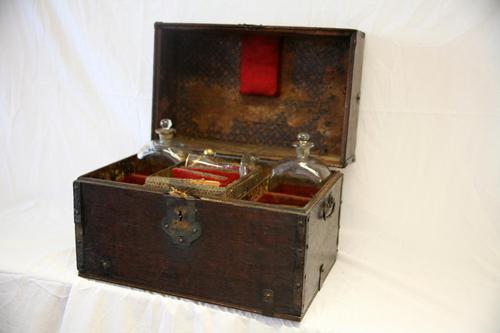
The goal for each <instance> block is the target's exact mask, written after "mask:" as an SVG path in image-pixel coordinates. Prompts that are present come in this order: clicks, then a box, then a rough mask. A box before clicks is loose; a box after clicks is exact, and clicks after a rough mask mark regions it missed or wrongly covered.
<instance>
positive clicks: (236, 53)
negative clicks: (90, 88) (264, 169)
mask: <svg viewBox="0 0 500 333" xmlns="http://www.w3.org/2000/svg"><path fill="white" fill-rule="evenodd" d="M249 36H250V37H252V36H258V38H260V37H262V36H264V38H265V37H271V38H272V39H274V40H276V41H278V44H277V45H278V47H277V48H278V52H279V53H278V57H279V61H278V64H277V71H276V81H277V87H275V88H277V93H275V94H274V93H273V94H274V95H271V96H269V95H265V94H246V93H244V92H242V91H243V88H242V85H243V82H242V80H243V79H244V78H243V74H242V72H243V70H244V68H243V66H244V65H243V60H242V59H243V58H242V43H245V40H248V37H249ZM363 45H364V33H362V32H360V31H357V30H348V29H324V28H295V27H268V26H247V25H206V24H170V23H156V24H155V51H154V78H153V117H152V137H155V136H156V135H155V133H154V129H156V128H158V127H159V124H160V120H161V119H163V118H170V119H172V120H173V122H174V126H175V128H176V130H177V135H176V136H177V137H178V138H181V139H182V140H184V141H186V142H187V143H191V144H192V145H195V146H199V147H201V148H207V147H209V148H212V149H214V150H215V151H217V152H219V153H229V154H231V153H233V154H234V153H243V152H252V153H254V154H255V155H257V156H259V157H261V158H266V159H281V158H283V157H288V156H293V155H294V154H295V149H294V148H293V147H291V144H292V143H293V142H294V141H295V140H296V137H297V134H298V133H299V132H307V133H309V134H310V136H311V141H312V142H314V143H315V146H316V150H315V151H313V155H315V156H317V157H319V158H320V159H322V160H323V161H324V162H325V163H326V164H328V165H331V166H337V167H345V166H346V165H347V164H348V163H349V162H351V161H353V160H354V151H355V145H356V127H357V118H358V109H359V96H360V95H359V91H360V81H361V67H362V57H363ZM245 47H247V48H248V47H249V46H248V44H247V45H246V46H245ZM252 51H253V50H252V49H250V50H249V51H248V50H246V55H247V56H248V55H250V58H251V57H254V58H255V55H258V54H259V53H258V52H260V51H259V50H255V52H252ZM245 61H246V60H245ZM253 70H254V72H255V70H256V71H257V72H258V71H259V69H258V68H257V69H253ZM245 71H246V72H245V75H246V76H245V77H248V76H249V75H248V73H247V72H248V68H245ZM249 77H252V73H250V76H249ZM251 83H252V82H251ZM244 84H245V87H247V86H248V85H247V83H244Z"/></svg>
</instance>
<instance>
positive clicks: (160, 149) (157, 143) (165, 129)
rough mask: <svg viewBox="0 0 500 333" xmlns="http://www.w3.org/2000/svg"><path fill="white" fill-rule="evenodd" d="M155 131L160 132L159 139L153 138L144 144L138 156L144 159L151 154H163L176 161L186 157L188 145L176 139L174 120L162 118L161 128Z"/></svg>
mask: <svg viewBox="0 0 500 333" xmlns="http://www.w3.org/2000/svg"><path fill="white" fill-rule="evenodd" d="M155 132H156V134H158V139H157V140H151V141H150V142H149V143H147V144H146V145H144V146H143V147H142V148H141V150H140V151H139V152H138V153H137V158H139V159H143V158H145V157H147V156H150V155H161V156H164V157H166V158H167V159H169V160H170V161H172V162H174V163H179V162H182V161H184V160H185V159H186V156H187V153H186V147H185V145H184V144H182V143H180V142H178V141H176V140H175V139H174V135H175V129H174V128H172V121H171V120H170V119H162V120H161V121H160V128H157V129H156V130H155Z"/></svg>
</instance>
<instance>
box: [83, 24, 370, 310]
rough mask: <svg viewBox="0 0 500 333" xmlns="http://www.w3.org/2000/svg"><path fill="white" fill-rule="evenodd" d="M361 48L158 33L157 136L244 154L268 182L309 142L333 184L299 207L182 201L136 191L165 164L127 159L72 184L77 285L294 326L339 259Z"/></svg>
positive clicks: (358, 39)
mask: <svg viewBox="0 0 500 333" xmlns="http://www.w3.org/2000/svg"><path fill="white" fill-rule="evenodd" d="M254 37H257V38H261V37H262V38H270V39H271V40H273V41H274V42H275V43H274V44H272V45H274V46H273V47H274V48H275V49H276V50H277V53H276V52H275V53H274V56H273V57H274V58H272V59H273V60H272V61H271V63H272V64H274V65H272V66H271V70H270V71H269V70H268V71H267V72H266V73H267V74H265V75H268V77H269V78H270V80H267V81H266V82H271V85H270V86H267V87H266V88H265V89H263V90H262V91H259V89H260V88H261V86H257V87H255V85H253V86H252V84H255V81H254V82H252V75H253V74H254V73H253V72H252V68H250V69H248V68H244V67H243V62H245V61H247V59H243V53H244V51H243V49H244V48H248V47H251V44H249V43H248V39H249V38H250V39H251V38H254ZM249 45H250V46H249ZM363 45H364V33H362V32H360V31H356V30H347V29H324V28H295V27H267V26H248V25H200V24H167V23H157V24H155V50H154V78H153V113H152V129H153V131H152V137H154V129H155V128H157V127H159V123H160V120H161V119H163V118H169V119H172V121H173V123H174V126H175V127H176V130H177V138H178V139H179V140H182V141H184V142H186V143H188V144H189V146H190V147H194V148H195V149H196V148H198V149H200V150H203V149H206V148H210V149H213V150H214V151H216V152H217V154H220V156H228V157H229V158H233V159H240V158H241V156H242V154H244V153H248V152H251V153H252V154H254V155H255V156H257V157H258V158H259V163H261V164H262V170H263V173H264V174H265V173H266V172H269V170H270V169H271V168H272V166H273V165H274V164H275V163H276V161H278V160H280V159H282V158H284V157H286V156H290V155H293V149H292V148H290V143H291V142H293V141H294V139H295V137H296V135H297V133H298V132H300V131H307V132H308V133H309V134H310V135H311V139H312V140H313V141H314V142H315V143H316V147H317V149H316V150H314V151H313V154H315V155H316V157H317V158H318V159H320V160H321V161H323V162H324V163H325V164H327V165H328V166H330V167H331V170H332V174H331V176H330V177H329V178H328V179H327V180H326V181H325V182H324V183H323V184H322V186H321V188H319V189H318V191H317V192H316V193H315V194H314V195H313V196H312V197H310V198H309V199H307V201H306V203H305V204H304V205H302V206H301V205H299V206H297V205H288V204H286V203H285V204H282V203H273V202H258V201H256V200H254V197H252V196H250V195H245V193H242V194H241V195H239V196H235V197H230V196H229V197H210V196H207V197H204V196H190V195H184V194H178V193H175V192H172V191H165V190H161V189H158V188H154V187H148V186H145V185H143V184H142V183H141V182H137V181H135V180H134V179H133V178H134V175H137V174H140V175H146V176H148V175H152V174H154V173H155V172H158V171H160V170H162V169H164V168H168V167H170V165H169V163H167V162H166V161H165V160H163V159H161V158H156V157H152V158H149V159H144V160H140V159H138V158H137V157H136V155H132V156H130V157H127V158H125V159H123V160H121V161H118V162H116V163H112V164H110V165H108V166H105V167H103V168H101V169H99V170H96V171H93V172H90V173H88V174H85V175H83V176H81V177H79V178H78V179H77V180H76V181H75V182H74V212H75V213H74V215H75V216H74V217H75V233H76V255H77V268H78V272H79V275H80V276H83V277H88V278H93V279H98V280H104V281H108V282H113V283H118V284H123V285H127V286H133V287H138V288H143V289H147V290H152V291H157V292H161V293H165V294H170V295H175V296H180V297H186V298H189V299H193V300H200V301H204V302H209V303H215V304H220V305H224V306H228V307H233V308H238V309H242V310H246V311H251V312H255V313H260V314H263V315H267V316H274V317H279V318H285V319H291V320H301V319H302V317H303V316H304V314H305V313H306V311H307V309H308V307H309V305H310V304H311V302H312V300H313V298H314V296H315V295H316V293H317V292H318V290H319V289H320V288H321V285H322V283H323V281H324V280H325V278H326V277H327V275H328V273H329V272H330V270H331V268H332V266H333V264H334V262H335V259H336V254H337V246H338V235H339V219H340V208H341V194H342V177H343V176H342V173H341V172H340V171H339V169H338V168H343V167H345V166H347V165H348V164H349V163H350V162H352V161H353V160H354V150H355V144H356V127H357V118H358V106H359V97H360V81H361V68H362V58H363ZM257 51H258V50H257ZM257 51H256V52H254V50H253V49H251V48H250V51H248V50H247V51H245V52H246V55H247V56H249V57H250V58H251V57H255V55H256V54H257V56H258V54H259V53H258V52H257ZM257 61H259V59H257ZM268 64H269V62H268ZM268 69H269V67H268ZM253 70H254V72H255V69H253ZM243 71H249V74H248V73H246V72H245V73H246V74H244V73H243ZM247 74H248V75H247ZM244 75H247V76H248V77H250V81H248V77H244ZM245 80H246V81H245ZM243 81H245V82H243ZM245 89H247V90H248V91H245ZM252 89H257V91H255V90H252ZM266 89H267V90H266ZM131 179H132V180H131ZM259 186H263V185H259ZM246 190H249V189H248V188H247V189H246ZM173 225H176V226H177V228H176V229H175V230H173V229H172V226H173ZM180 226H182V227H180Z"/></svg>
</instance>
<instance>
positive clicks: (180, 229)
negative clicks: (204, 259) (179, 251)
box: [161, 199, 201, 246]
mask: <svg viewBox="0 0 500 333" xmlns="http://www.w3.org/2000/svg"><path fill="white" fill-rule="evenodd" d="M161 227H162V229H163V231H164V232H165V233H166V234H167V235H168V236H169V237H170V239H171V240H172V242H173V243H174V244H176V245H179V246H190V245H191V243H192V242H194V241H195V240H197V239H198V238H199V237H200V236H201V224H199V223H198V222H197V221H196V207H195V200H182V199H174V200H173V202H169V204H168V205H167V213H166V215H165V217H164V218H163V219H162V220H161Z"/></svg>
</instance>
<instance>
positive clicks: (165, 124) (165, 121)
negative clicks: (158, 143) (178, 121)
mask: <svg viewBox="0 0 500 333" xmlns="http://www.w3.org/2000/svg"><path fill="white" fill-rule="evenodd" d="M160 127H161V128H165V129H170V128H171V127H172V120H170V119H162V120H160Z"/></svg>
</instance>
